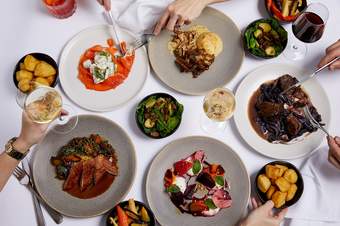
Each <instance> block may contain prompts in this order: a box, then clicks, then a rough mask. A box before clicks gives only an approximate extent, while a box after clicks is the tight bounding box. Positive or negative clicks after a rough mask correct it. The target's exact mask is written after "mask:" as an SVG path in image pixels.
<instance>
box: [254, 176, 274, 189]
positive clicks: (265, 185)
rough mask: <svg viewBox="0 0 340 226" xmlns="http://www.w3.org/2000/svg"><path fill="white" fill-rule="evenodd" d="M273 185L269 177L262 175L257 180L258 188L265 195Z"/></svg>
mask: <svg viewBox="0 0 340 226" xmlns="http://www.w3.org/2000/svg"><path fill="white" fill-rule="evenodd" d="M270 185H271V183H270V180H269V178H268V177H266V175H264V174H261V175H259V176H258V178H257V187H258V188H259V189H260V191H262V192H263V193H266V192H267V190H268V189H269V187H270Z"/></svg>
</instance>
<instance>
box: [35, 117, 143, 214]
mask: <svg viewBox="0 0 340 226" xmlns="http://www.w3.org/2000/svg"><path fill="white" fill-rule="evenodd" d="M91 133H98V134H100V135H101V136H103V137H104V138H106V139H107V140H108V141H109V143H110V144H112V146H113V148H114V149H115V150H116V155H117V158H118V167H119V171H118V176H117V177H116V178H115V180H114V181H113V183H112V185H111V186H110V188H109V189H108V190H106V191H105V192H104V193H103V194H101V195H99V196H97V197H94V198H91V199H79V198H76V197H74V196H71V195H70V194H68V193H67V192H64V191H63V189H62V185H63V182H64V181H61V180H58V179H56V178H55V176H56V174H55V167H53V166H52V165H51V163H50V158H51V156H55V155H56V154H57V152H58V151H59V149H60V147H62V146H63V145H65V144H66V143H67V142H68V141H70V140H71V139H72V138H74V137H81V136H89V135H90V134H91ZM36 149H37V150H36V152H35V154H34V156H33V177H34V182H35V186H36V188H37V190H38V192H39V194H40V195H41V197H42V198H43V199H44V200H45V201H46V202H47V203H48V204H49V205H50V206H51V207H52V208H54V209H55V210H57V211H59V212H60V213H62V214H63V215H66V216H70V217H79V218H80V217H81V218H85V217H93V216H97V215H100V214H103V213H105V212H106V211H108V210H110V209H111V208H112V207H113V206H115V205H116V204H117V203H119V202H120V201H122V200H123V199H124V197H125V195H126V194H127V193H128V192H129V190H130V188H131V186H132V184H133V181H134V178H135V174H136V153H135V149H134V146H133V144H132V141H131V140H130V138H129V136H128V135H127V134H126V133H125V131H124V130H123V129H122V128H121V127H120V126H119V125H117V124H116V123H114V122H112V121H111V120H109V119H106V118H103V117H99V116H94V115H80V116H79V121H78V124H77V126H76V128H75V129H73V130H72V131H71V132H70V133H68V134H66V135H65V134H57V133H54V132H53V131H52V130H51V131H49V132H48V133H47V135H46V137H45V138H44V140H43V141H42V142H41V143H40V144H39V145H38V146H37V147H36Z"/></svg>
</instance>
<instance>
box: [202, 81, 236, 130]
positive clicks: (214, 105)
mask: <svg viewBox="0 0 340 226" xmlns="http://www.w3.org/2000/svg"><path fill="white" fill-rule="evenodd" d="M235 103H236V101H235V96H234V94H233V92H232V91H231V90H229V89H227V88H216V89H214V90H212V91H210V92H209V93H208V94H207V95H206V96H205V97H204V100H203V111H204V113H205V114H204V115H203V116H202V117H201V127H202V129H203V130H204V131H205V132H207V133H209V134H211V133H219V132H223V131H224V130H225V128H226V124H227V121H228V119H230V118H231V117H232V116H233V114H234V111H235V105H236V104H235Z"/></svg>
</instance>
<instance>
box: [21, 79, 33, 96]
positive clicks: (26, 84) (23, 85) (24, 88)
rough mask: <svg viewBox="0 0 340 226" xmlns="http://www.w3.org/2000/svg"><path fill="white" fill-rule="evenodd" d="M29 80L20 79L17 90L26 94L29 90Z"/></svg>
mask: <svg viewBox="0 0 340 226" xmlns="http://www.w3.org/2000/svg"><path fill="white" fill-rule="evenodd" d="M30 83H31V80H29V79H21V80H20V81H19V83H18V88H19V89H20V90H21V91H22V92H24V93H25V92H27V91H29V90H30V89H31V84H30Z"/></svg>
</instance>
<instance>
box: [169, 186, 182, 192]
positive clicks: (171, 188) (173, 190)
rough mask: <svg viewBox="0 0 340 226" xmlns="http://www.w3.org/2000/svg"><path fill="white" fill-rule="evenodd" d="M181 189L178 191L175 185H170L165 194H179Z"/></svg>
mask: <svg viewBox="0 0 340 226" xmlns="http://www.w3.org/2000/svg"><path fill="white" fill-rule="evenodd" d="M180 191H181V189H179V187H178V186H177V185H175V184H172V185H170V186H169V187H168V188H167V189H166V192H170V193H177V192H180Z"/></svg>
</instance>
